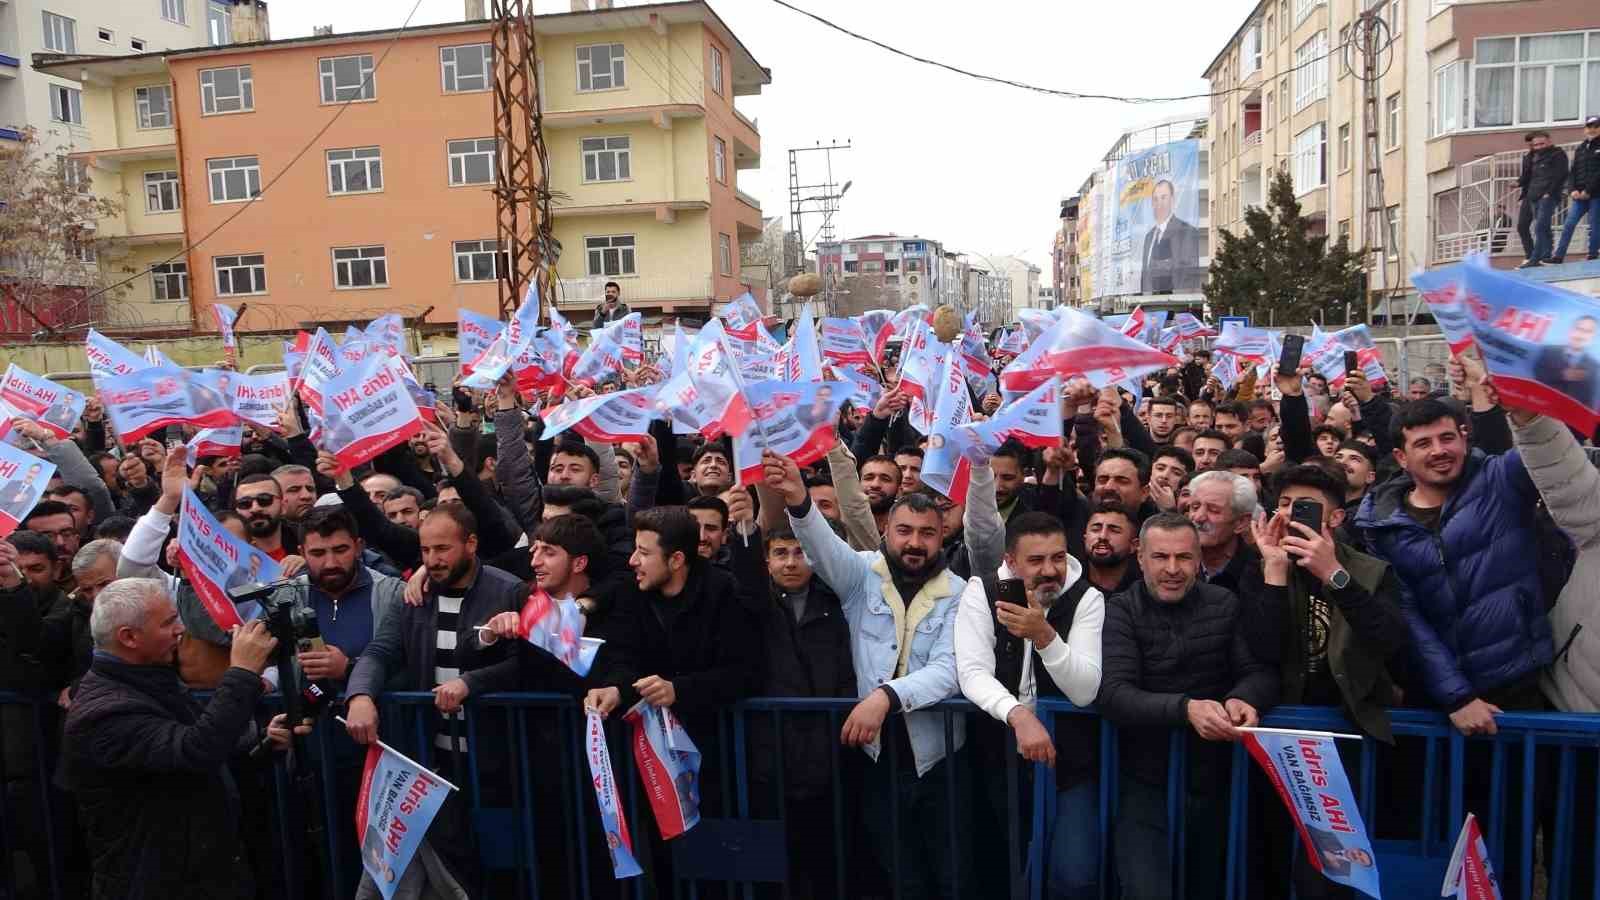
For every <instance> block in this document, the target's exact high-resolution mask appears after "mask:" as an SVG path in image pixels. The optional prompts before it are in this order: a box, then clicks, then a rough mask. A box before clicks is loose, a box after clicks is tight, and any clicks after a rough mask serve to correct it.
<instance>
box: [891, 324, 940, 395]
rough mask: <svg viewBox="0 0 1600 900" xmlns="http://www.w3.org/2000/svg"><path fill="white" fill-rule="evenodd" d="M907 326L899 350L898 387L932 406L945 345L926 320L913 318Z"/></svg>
mask: <svg viewBox="0 0 1600 900" xmlns="http://www.w3.org/2000/svg"><path fill="white" fill-rule="evenodd" d="M910 327H911V330H910V331H909V332H908V333H907V334H906V340H905V343H904V344H903V345H902V346H901V349H900V390H902V391H904V392H905V393H906V394H908V395H909V396H911V397H913V398H915V399H917V400H921V401H922V402H923V403H926V404H928V405H929V406H932V405H933V397H934V395H935V394H936V393H937V392H938V379H939V366H940V365H941V363H942V361H943V359H944V351H945V349H946V345H944V344H941V343H939V342H938V340H937V339H935V338H934V335H933V330H932V329H930V328H929V327H928V323H927V322H924V321H922V320H921V319H913V320H912V322H911V326H910Z"/></svg>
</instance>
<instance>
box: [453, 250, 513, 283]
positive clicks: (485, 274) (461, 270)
mask: <svg viewBox="0 0 1600 900" xmlns="http://www.w3.org/2000/svg"><path fill="white" fill-rule="evenodd" d="M454 250H455V257H456V280H457V281H494V280H495V279H497V278H499V277H500V273H501V272H504V271H505V270H506V254H505V251H503V250H501V249H500V242H499V241H456V242H455V247H454Z"/></svg>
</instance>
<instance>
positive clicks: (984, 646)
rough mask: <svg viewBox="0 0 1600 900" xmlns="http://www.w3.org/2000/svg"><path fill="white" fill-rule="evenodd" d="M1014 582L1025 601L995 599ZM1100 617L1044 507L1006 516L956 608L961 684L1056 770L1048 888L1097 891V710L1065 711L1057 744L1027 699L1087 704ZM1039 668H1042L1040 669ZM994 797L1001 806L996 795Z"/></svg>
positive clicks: (1057, 893)
mask: <svg viewBox="0 0 1600 900" xmlns="http://www.w3.org/2000/svg"><path fill="white" fill-rule="evenodd" d="M1018 588H1020V589H1021V592H1022V593H1025V595H1026V599H1025V601H1024V603H1025V605H1024V604H1023V603H1015V602H1007V601H1006V600H1005V599H1002V597H1006V598H1009V599H1011V600H1019V599H1022V598H1021V597H1019V596H1017V594H1018ZM1104 624H1105V598H1104V597H1103V596H1102V595H1101V593H1100V591H1099V590H1098V589H1097V588H1095V587H1094V586H1093V585H1091V584H1090V583H1089V581H1088V579H1087V578H1085V577H1084V573H1083V567H1082V566H1081V565H1080V564H1079V563H1078V561H1077V560H1076V559H1075V558H1073V557H1072V555H1071V554H1069V553H1068V552H1067V534H1066V529H1065V527H1064V526H1063V525H1062V524H1061V520H1060V519H1058V518H1056V517H1055V516H1053V515H1051V514H1049V513H1044V512H1029V513H1023V514H1022V515H1019V516H1017V517H1016V518H1014V519H1012V520H1011V522H1010V524H1009V525H1008V526H1007V528H1006V554H1005V562H1004V563H1003V564H1002V565H1001V566H1000V568H999V571H998V572H997V573H995V574H994V575H992V576H990V575H982V576H974V577H973V578H972V579H971V580H970V581H969V582H968V584H967V588H966V591H965V592H964V593H963V594H962V595H961V605H960V607H959V608H958V609H957V612H956V633H955V645H956V673H957V675H958V677H959V679H960V682H961V692H962V693H963V694H965V695H966V697H967V699H968V700H970V701H972V703H973V704H974V705H976V706H977V707H978V708H979V709H981V710H983V711H984V712H986V713H988V714H989V715H990V716H992V717H993V718H994V719H995V720H997V721H999V722H1002V723H1004V724H1005V725H1006V726H1007V727H1009V728H1010V729H1011V731H1013V732H1014V733H1015V735H1016V741H1017V750H1018V752H1020V753H1021V754H1022V756H1023V757H1024V758H1026V759H1028V760H1030V761H1032V762H1036V763H1044V764H1045V765H1047V766H1050V767H1052V768H1053V769H1054V770H1055V789H1056V818H1055V823H1054V826H1053V827H1052V829H1051V835H1050V838H1049V840H1050V845H1049V846H1050V850H1049V853H1050V856H1049V862H1048V882H1047V891H1046V896H1048V897H1083V896H1097V895H1098V893H1099V875H1100V849H1101V848H1100V845H1099V840H1098V835H1099V833H1100V828H1099V824H1098V823H1099V805H1098V801H1099V796H1100V791H1099V783H1098V772H1099V734H1098V729H1097V728H1096V727H1095V723H1096V720H1094V719H1086V718H1083V717H1080V716H1062V717H1061V718H1060V719H1059V720H1058V723H1057V727H1056V734H1057V737H1058V742H1059V745H1060V746H1059V750H1058V747H1057V743H1058V742H1053V741H1052V740H1051V738H1050V733H1049V731H1048V730H1047V729H1046V728H1045V727H1044V725H1043V724H1042V723H1041V722H1040V721H1039V719H1038V717H1037V716H1036V715H1035V714H1034V709H1033V707H1034V702H1035V700H1036V699H1037V698H1039V697H1047V698H1057V699H1059V698H1065V699H1067V700H1069V701H1071V702H1072V703H1073V704H1074V705H1076V706H1085V707H1086V706H1089V705H1090V704H1092V703H1093V702H1094V699H1095V695H1096V694H1097V693H1098V692H1099V690H1100V631H1101V628H1102V626H1103V625H1104ZM1041 669H1043V671H1044V673H1045V674H1046V675H1047V676H1048V677H1044V678H1041V677H1039V674H1038V673H1039V671H1040V670H1041ZM1002 776H1003V772H1002ZM1002 781H1003V777H1002ZM991 793H992V792H991ZM995 802H996V804H997V805H999V806H1000V809H1001V811H1002V814H1004V812H1003V810H1004V809H1005V806H1004V805H1003V802H1002V801H998V800H997V801H995Z"/></svg>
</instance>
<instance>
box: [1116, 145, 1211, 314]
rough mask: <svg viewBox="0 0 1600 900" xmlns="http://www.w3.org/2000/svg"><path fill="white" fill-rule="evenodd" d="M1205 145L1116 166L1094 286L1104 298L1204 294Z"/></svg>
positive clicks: (1165, 149)
mask: <svg viewBox="0 0 1600 900" xmlns="http://www.w3.org/2000/svg"><path fill="white" fill-rule="evenodd" d="M1203 183H1204V177H1203V173H1202V172H1201V170H1200V142H1199V141H1197V140H1184V141H1173V142H1171V143H1167V144H1159V145H1157V146H1155V147H1151V148H1150V149H1148V150H1141V151H1139V152H1137V153H1130V154H1129V155H1127V156H1125V157H1123V158H1122V159H1121V160H1118V161H1117V164H1116V167H1115V171H1114V173H1113V175H1112V179H1111V184H1110V185H1108V187H1109V188H1110V192H1109V196H1108V197H1107V198H1106V202H1105V205H1104V207H1103V216H1104V218H1105V220H1106V222H1105V230H1104V231H1103V232H1102V234H1103V237H1104V239H1103V242H1102V244H1101V246H1100V253H1101V255H1102V257H1103V259H1104V264H1103V265H1102V267H1101V270H1100V277H1099V279H1098V281H1097V283H1096V284H1095V293H1096V294H1098V295H1100V296H1126V295H1130V294H1162V293H1184V292H1192V291H1199V290H1200V289H1201V286H1202V285H1203V284H1204V282H1205V268H1204V267H1203V266H1201V264H1200V259H1201V257H1202V256H1205V255H1206V252H1207V251H1206V233H1205V231H1204V230H1203V229H1202V228H1201V227H1200V226H1199V224H1198V223H1199V221H1200V189H1201V186H1202V184H1203Z"/></svg>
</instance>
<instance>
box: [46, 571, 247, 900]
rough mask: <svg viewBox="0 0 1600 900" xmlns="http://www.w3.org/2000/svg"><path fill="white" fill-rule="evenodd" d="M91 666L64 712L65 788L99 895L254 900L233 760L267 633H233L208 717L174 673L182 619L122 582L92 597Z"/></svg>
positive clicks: (161, 599)
mask: <svg viewBox="0 0 1600 900" xmlns="http://www.w3.org/2000/svg"><path fill="white" fill-rule="evenodd" d="M89 627H90V631H91V632H92V633H93V635H94V645H95V650H94V661H93V663H92V665H91V667H90V669H89V672H88V674H86V675H84V677H83V680H82V681H81V682H79V684H78V693H77V695H76V697H75V699H74V701H73V704H72V708H71V709H70V710H68V712H67V720H66V728H65V735H64V741H63V742H64V750H63V756H62V760H61V769H60V779H61V783H62V785H63V786H64V787H65V788H67V789H68V790H70V791H72V792H73V793H74V794H76V796H77V799H78V804H79V809H80V812H81V821H82V823H83V825H84V829H85V831H86V833H87V837H88V843H89V849H90V853H91V855H92V858H93V869H94V888H93V893H94V896H96V897H122V898H129V900H134V898H147V897H148V898H155V897H162V898H165V897H210V898H232V897H239V898H245V897H251V896H253V895H254V886H253V884H252V879H251V877H250V872H249V869H248V868H247V867H246V866H245V865H244V861H243V858H242V856H241V845H240V842H239V794H238V789H237V787H236V786H235V784H234V781H233V778H232V777H231V776H230V774H229V772H228V760H229V758H230V757H232V756H233V755H234V754H235V753H237V752H243V751H245V750H247V749H249V747H250V746H252V745H253V744H254V742H255V740H254V739H255V737H256V734H255V732H256V729H255V726H254V723H253V721H252V719H251V716H252V713H253V712H254V709H255V703H256V700H257V699H259V697H260V695H261V689H262V684H261V672H262V670H263V669H265V668H266V665H267V660H268V659H270V658H271V656H272V651H273V649H274V648H276V647H277V641H276V640H274V639H273V638H272V636H271V635H270V634H268V632H267V628H266V625H264V624H262V623H259V622H252V623H250V624H249V625H245V626H241V627H238V628H235V629H234V631H233V642H232V646H231V647H230V648H229V662H230V663H231V665H230V667H229V669H228V671H227V673H226V674H224V675H223V677H222V683H221V684H220V685H219V686H218V688H217V690H216V693H214V694H213V695H212V697H211V700H210V701H209V702H208V703H207V704H206V705H205V707H204V708H202V707H201V706H200V704H199V703H198V702H197V701H196V700H195V699H194V698H193V697H192V696H190V694H189V692H188V690H187V689H186V688H185V687H184V686H183V683H182V682H181V681H179V680H178V671H177V668H176V666H175V665H174V659H175V655H176V653H177V649H178V641H179V639H180V638H181V637H183V632H184V628H183V622H182V621H181V620H180V619H179V618H178V610H177V608H176V607H175V606H174V605H173V601H172V598H171V597H170V596H168V594H167V591H166V589H165V588H164V587H163V586H162V584H161V582H159V581H157V580H155V579H149V578H123V579H120V580H118V581H115V582H112V583H111V584H110V585H109V586H108V587H106V588H105V590H103V591H101V592H100V593H99V595H98V596H97V597H96V598H95V604H94V612H93V613H92V614H91V616H90V620H89Z"/></svg>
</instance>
